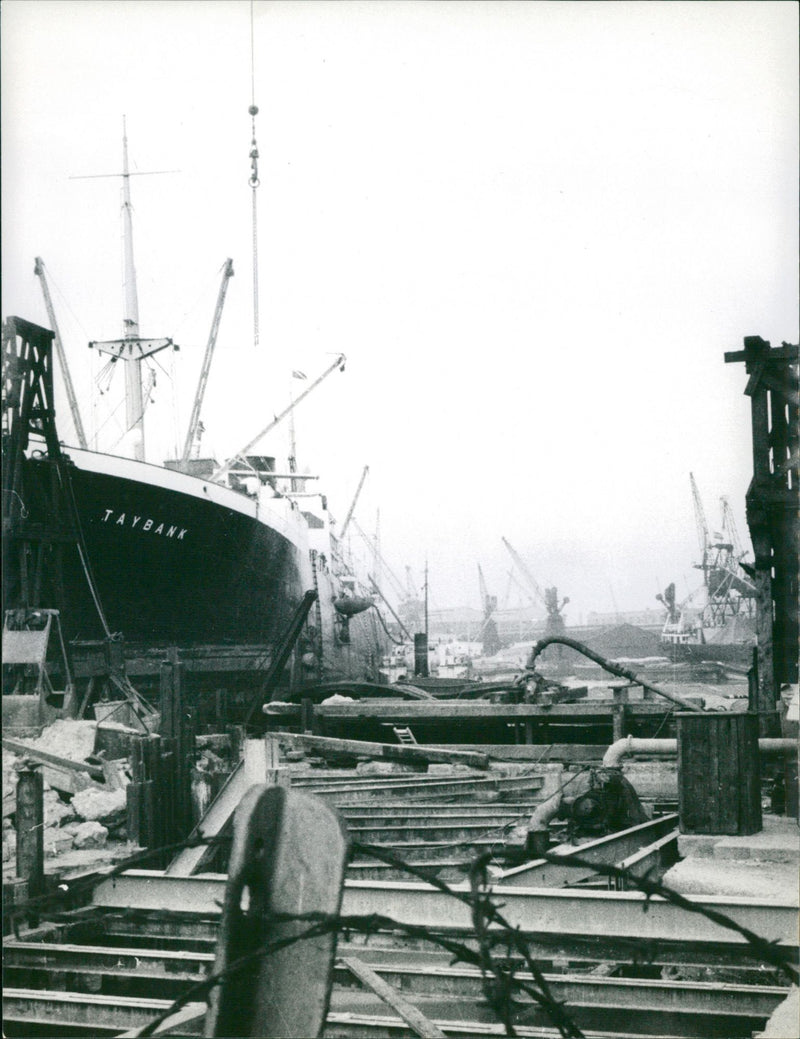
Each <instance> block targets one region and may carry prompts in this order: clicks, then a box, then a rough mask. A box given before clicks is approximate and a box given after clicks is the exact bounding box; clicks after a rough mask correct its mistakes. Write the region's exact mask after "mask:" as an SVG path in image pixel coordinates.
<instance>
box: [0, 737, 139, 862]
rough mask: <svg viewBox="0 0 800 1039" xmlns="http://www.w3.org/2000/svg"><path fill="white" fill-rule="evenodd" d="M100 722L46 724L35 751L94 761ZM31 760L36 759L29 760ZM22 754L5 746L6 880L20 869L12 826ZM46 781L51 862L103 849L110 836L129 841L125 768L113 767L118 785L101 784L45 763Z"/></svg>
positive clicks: (33, 744)
mask: <svg viewBox="0 0 800 1039" xmlns="http://www.w3.org/2000/svg"><path fill="white" fill-rule="evenodd" d="M96 737H97V723H96V722H93V721H69V720H65V719H60V720H58V721H56V722H54V723H53V724H52V725H50V726H48V727H47V728H45V729H44V730H43V732H42V734H41V736H39V738H38V739H35V740H26V741H25V742H26V744H27V745H28V746H30V747H31V748H33V749H36V750H40V751H44V752H46V753H48V754H55V755H57V756H59V757H61V758H68V759H69V760H70V761H76V762H77V761H84V762H85V761H87V760H92V757H93V754H94V748H95V741H96ZM30 760H32V761H33V760H35V759H34V758H31V759H30ZM25 764H26V759H25V757H24V755H22V754H17V753H12V752H11V751H10V750H8V749H6V748H5V747H4V748H3V878H4V879H8V878H11V877H12V876H13V875H14V873H15V870H16V849H17V835H16V831H15V828H14V822H15V813H16V788H17V777H18V772H19V770H20V769H21V768H23V767H24V766H25ZM42 772H43V783H44V799H43V800H44V804H43V809H44V854H45V860H46V861H47V860H48V859H49V860H52V859H54V858H56V857H58V856H62V855H64V854H65V853H67V852H71V851H84V850H91V849H100V848H105V847H106V845H107V844H108V842H109V840H110V839H111V840H117V841H119V840H120V839H121V840H123V841H124V840H125V822H126V793H125V787H126V785H127V781H128V776H127V775H126V772H125V769H124V768H123V767H119V768H115V769H114V770H113V775H114V780H115V786H114V787H113V788H112V786H111V785H109V783H100V782H97V781H96V780H94V779H92V778H91V777H90V776H89V775H88V773H85V772H70V771H68V770H67V769H60V768H58V767H56V766H51V765H49V764H45V765H43V766H42Z"/></svg>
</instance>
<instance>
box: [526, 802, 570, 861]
mask: <svg viewBox="0 0 800 1039" xmlns="http://www.w3.org/2000/svg"><path fill="white" fill-rule="evenodd" d="M563 799H564V795H563V788H562V787H559V788H558V790H556V792H555V793H554V794H553V795H552V796H551V797H548V799H547V800H546V801H542V803H541V804H540V805H538V807H537V808H536V809H535V811H534V812H533V815H531V817H530V819H529V820H528V825H527V827H526V829H527V831H528V832H527V835H526V837H525V848H526V851H528V852H529V853H530V854H532V855H536V856H537V857H541V856H542V855H543V854H544V853H545V852H546V851H547V848H548V846H549V844H550V833H549V830H548V823H549V822H550V820H551V819H554V818H555V817H556V816H557V815H558V812H559V809H560V808H561V803H562V801H563Z"/></svg>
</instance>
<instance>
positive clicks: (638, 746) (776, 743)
mask: <svg viewBox="0 0 800 1039" xmlns="http://www.w3.org/2000/svg"><path fill="white" fill-rule="evenodd" d="M796 748H797V740H795V739H792V738H791V737H780V738H778V739H768V738H762V739H760V740H759V741H758V749H759V751H760V752H761V753H762V754H791V753H793V752H794V751H795V750H796ZM677 753H678V741H677V740H669V739H664V740H646V739H638V738H637V737H635V736H624V737H623V738H622V739H621V740H617V741H616V742H615V743H612V744H611V746H610V747H609V748H608V750H607V751H606V752H605V754H604V755H603V768H619V766H620V762H621V760H622V759H623V758H624V757H626V755H628V754H677ZM546 803H547V802H545V804H546ZM537 811H538V809H537Z"/></svg>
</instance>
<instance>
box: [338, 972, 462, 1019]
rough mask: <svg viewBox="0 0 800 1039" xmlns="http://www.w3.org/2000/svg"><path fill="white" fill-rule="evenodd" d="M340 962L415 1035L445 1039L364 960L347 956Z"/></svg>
mask: <svg viewBox="0 0 800 1039" xmlns="http://www.w3.org/2000/svg"><path fill="white" fill-rule="evenodd" d="M340 962H341V963H343V964H344V965H345V967H347V969H348V970H349V971H350V972H351V974H353V975H354V976H355V977H356V978H358V980H359V981H360V982H361V983H362V985H366V987H367V988H368V989H371V990H372V991H373V992H374V993H375V995H376V996H377V997H378V998H379V999H381V1000H383V1002H384V1003H386V1004H388V1005H389V1006H390V1007H391V1008H392V1010H394V1011H395V1012H396V1013H398V1014H399V1015H400V1017H401V1018H402V1019H403V1020H404V1021H405V1023H406V1024H407V1025H408V1027H409V1028H410V1029H411V1030H412V1032H414V1034H415V1035H418V1036H420V1037H421V1039H445V1034H444V1032H443V1031H442V1030H441V1029H440V1028H437V1026H436V1025H435V1024H434V1023H433V1021H429V1020H428V1018H427V1017H425V1015H424V1014H423V1013H422V1011H421V1010H419V1009H418V1008H417V1007H415V1006H414V1004H413V1003H409V1001H408V1000H407V999H405V998H404V997H403V996H402V995H401V994H400V993H399V992H398V991H397V989H396V988H394V987H393V986H392V985H389V984H388V983H387V982H385V981H384V980H383V978H380V977H378V975H377V974H376V973H375V971H374V970H372V968H371V967H368V966H367V964H366V963H364V962H363V961H362V960H358V959H356V958H355V957H354V956H346V957H343V958H342V959H341V961H340Z"/></svg>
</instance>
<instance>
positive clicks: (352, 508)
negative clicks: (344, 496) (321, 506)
mask: <svg viewBox="0 0 800 1039" xmlns="http://www.w3.org/2000/svg"><path fill="white" fill-rule="evenodd" d="M368 472H369V466H368V465H365V466H364V470H363V472H362V473H361V479H360V480H359V481H358V487H356V493H355V494H354V495H353V500H352V502H351V503H350V508H349V509H348V510H347V515H346V516H345V518H344V523H343V524H342V529H341V531H340V533H339V537H340V538H343V537H344V536H345V534H346V533H347V528H348V527H349V526H350V520H351V519H352V518H353V513H354V511H355V508H356V505H357V504H358V499H359V498H360V497H361V489H362V487H363V486H364V481H365V480H366V478H367V473H368Z"/></svg>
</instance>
